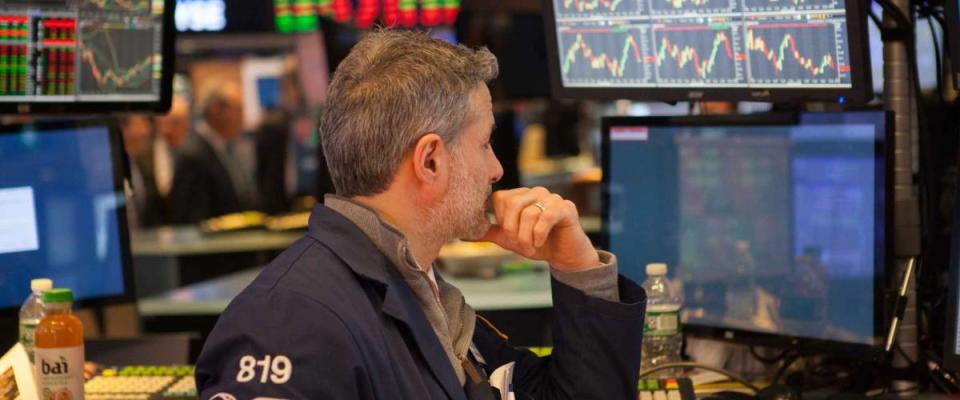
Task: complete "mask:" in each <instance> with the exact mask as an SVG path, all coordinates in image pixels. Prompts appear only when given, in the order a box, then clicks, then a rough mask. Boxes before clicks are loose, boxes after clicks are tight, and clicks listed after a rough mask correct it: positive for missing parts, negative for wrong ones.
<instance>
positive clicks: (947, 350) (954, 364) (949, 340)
mask: <svg viewBox="0 0 960 400" xmlns="http://www.w3.org/2000/svg"><path fill="white" fill-rule="evenodd" d="M948 1H950V0H948ZM958 206H960V195H958V196H956V198H955V199H954V208H953V210H954V211H953V235H952V237H951V239H950V271H949V274H948V276H949V278H947V279H949V281H948V282H947V297H948V299H949V300H948V301H947V316H946V323H944V324H943V325H944V330H945V332H944V336H943V337H944V346H943V364H944V367H946V368H947V369H948V370H951V371H958V370H960V354H958V352H957V351H956V348H957V344H958V342H957V329H958V328H960V326H958V324H960V321H958V320H960V318H958V315H957V313H958V312H960V308H958V307H960V234H958V232H960V231H958V229H960V212H958V211H960V208H957V207H958Z"/></svg>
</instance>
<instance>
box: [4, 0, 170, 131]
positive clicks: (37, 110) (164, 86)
mask: <svg viewBox="0 0 960 400" xmlns="http://www.w3.org/2000/svg"><path fill="white" fill-rule="evenodd" d="M176 4H177V2H176V0H164V8H163V16H162V21H163V23H162V25H163V26H162V27H161V29H162V33H161V41H162V45H161V57H162V58H163V59H162V65H161V71H160V72H161V75H160V97H159V98H158V99H157V100H152V101H67V102H46V101H21V102H0V114H80V113H84V114H100V113H115V112H129V111H142V112H153V113H158V114H162V113H166V112H167V111H168V110H170V102H171V100H172V96H173V69H174V67H175V65H174V54H175V52H176V34H177V26H176V24H175V21H174V13H175V11H176Z"/></svg>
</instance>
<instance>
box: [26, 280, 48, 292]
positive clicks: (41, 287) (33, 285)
mask: <svg viewBox="0 0 960 400" xmlns="http://www.w3.org/2000/svg"><path fill="white" fill-rule="evenodd" d="M50 289H53V281H52V280H50V279H47V278H40V279H33V280H31V281H30V291H31V292H36V291H41V292H46V291H48V290H50Z"/></svg>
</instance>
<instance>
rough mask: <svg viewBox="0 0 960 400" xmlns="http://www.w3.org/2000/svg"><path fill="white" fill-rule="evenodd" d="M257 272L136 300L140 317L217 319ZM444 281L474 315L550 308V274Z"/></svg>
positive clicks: (519, 273) (238, 273) (510, 274)
mask: <svg viewBox="0 0 960 400" xmlns="http://www.w3.org/2000/svg"><path fill="white" fill-rule="evenodd" d="M260 271H261V269H260V268H255V269H251V270H246V271H241V272H237V273H234V274H231V275H227V276H224V277H222V278H217V279H213V280H210V281H207V282H201V283H197V284H193V285H190V286H186V287H183V288H180V289H176V290H173V291H170V292H167V293H164V294H161V295H158V296H153V297H148V298H144V299H140V300H139V301H138V302H137V303H138V306H139V308H140V315H142V316H144V317H161V316H187V315H219V314H220V313H222V312H223V310H224V309H225V308H226V307H227V304H229V303H230V301H231V300H233V298H234V297H236V296H237V294H239V293H240V291H241V290H243V289H244V288H245V287H247V285H249V284H250V282H252V281H253V279H254V278H256V276H257V274H259V273H260ZM444 279H446V280H447V282H450V283H451V284H453V285H454V286H456V287H457V288H459V289H460V290H461V291H462V292H463V296H464V298H466V301H467V303H468V304H470V305H471V306H472V307H473V308H474V309H476V310H478V311H493V310H512V309H536V308H549V307H551V306H552V305H553V299H552V297H551V294H550V273H549V272H548V271H545V270H535V271H529V272H513V273H508V274H505V275H503V276H500V277H498V278H496V279H458V278H452V277H450V278H448V277H444Z"/></svg>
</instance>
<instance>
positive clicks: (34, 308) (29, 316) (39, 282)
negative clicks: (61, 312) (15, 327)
mask: <svg viewBox="0 0 960 400" xmlns="http://www.w3.org/2000/svg"><path fill="white" fill-rule="evenodd" d="M50 289H53V281H51V280H49V279H45V278H44V279H34V280H31V281H30V296H28V297H27V301H25V302H23V307H20V343H21V344H23V347H24V349H26V350H27V355H29V356H30V361H31V362H32V361H33V352H34V348H35V344H36V342H35V341H34V338H35V336H34V333H35V332H36V330H37V324H39V323H40V320H42V319H43V317H44V309H43V300H42V297H43V292H46V291H48V290H50Z"/></svg>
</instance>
